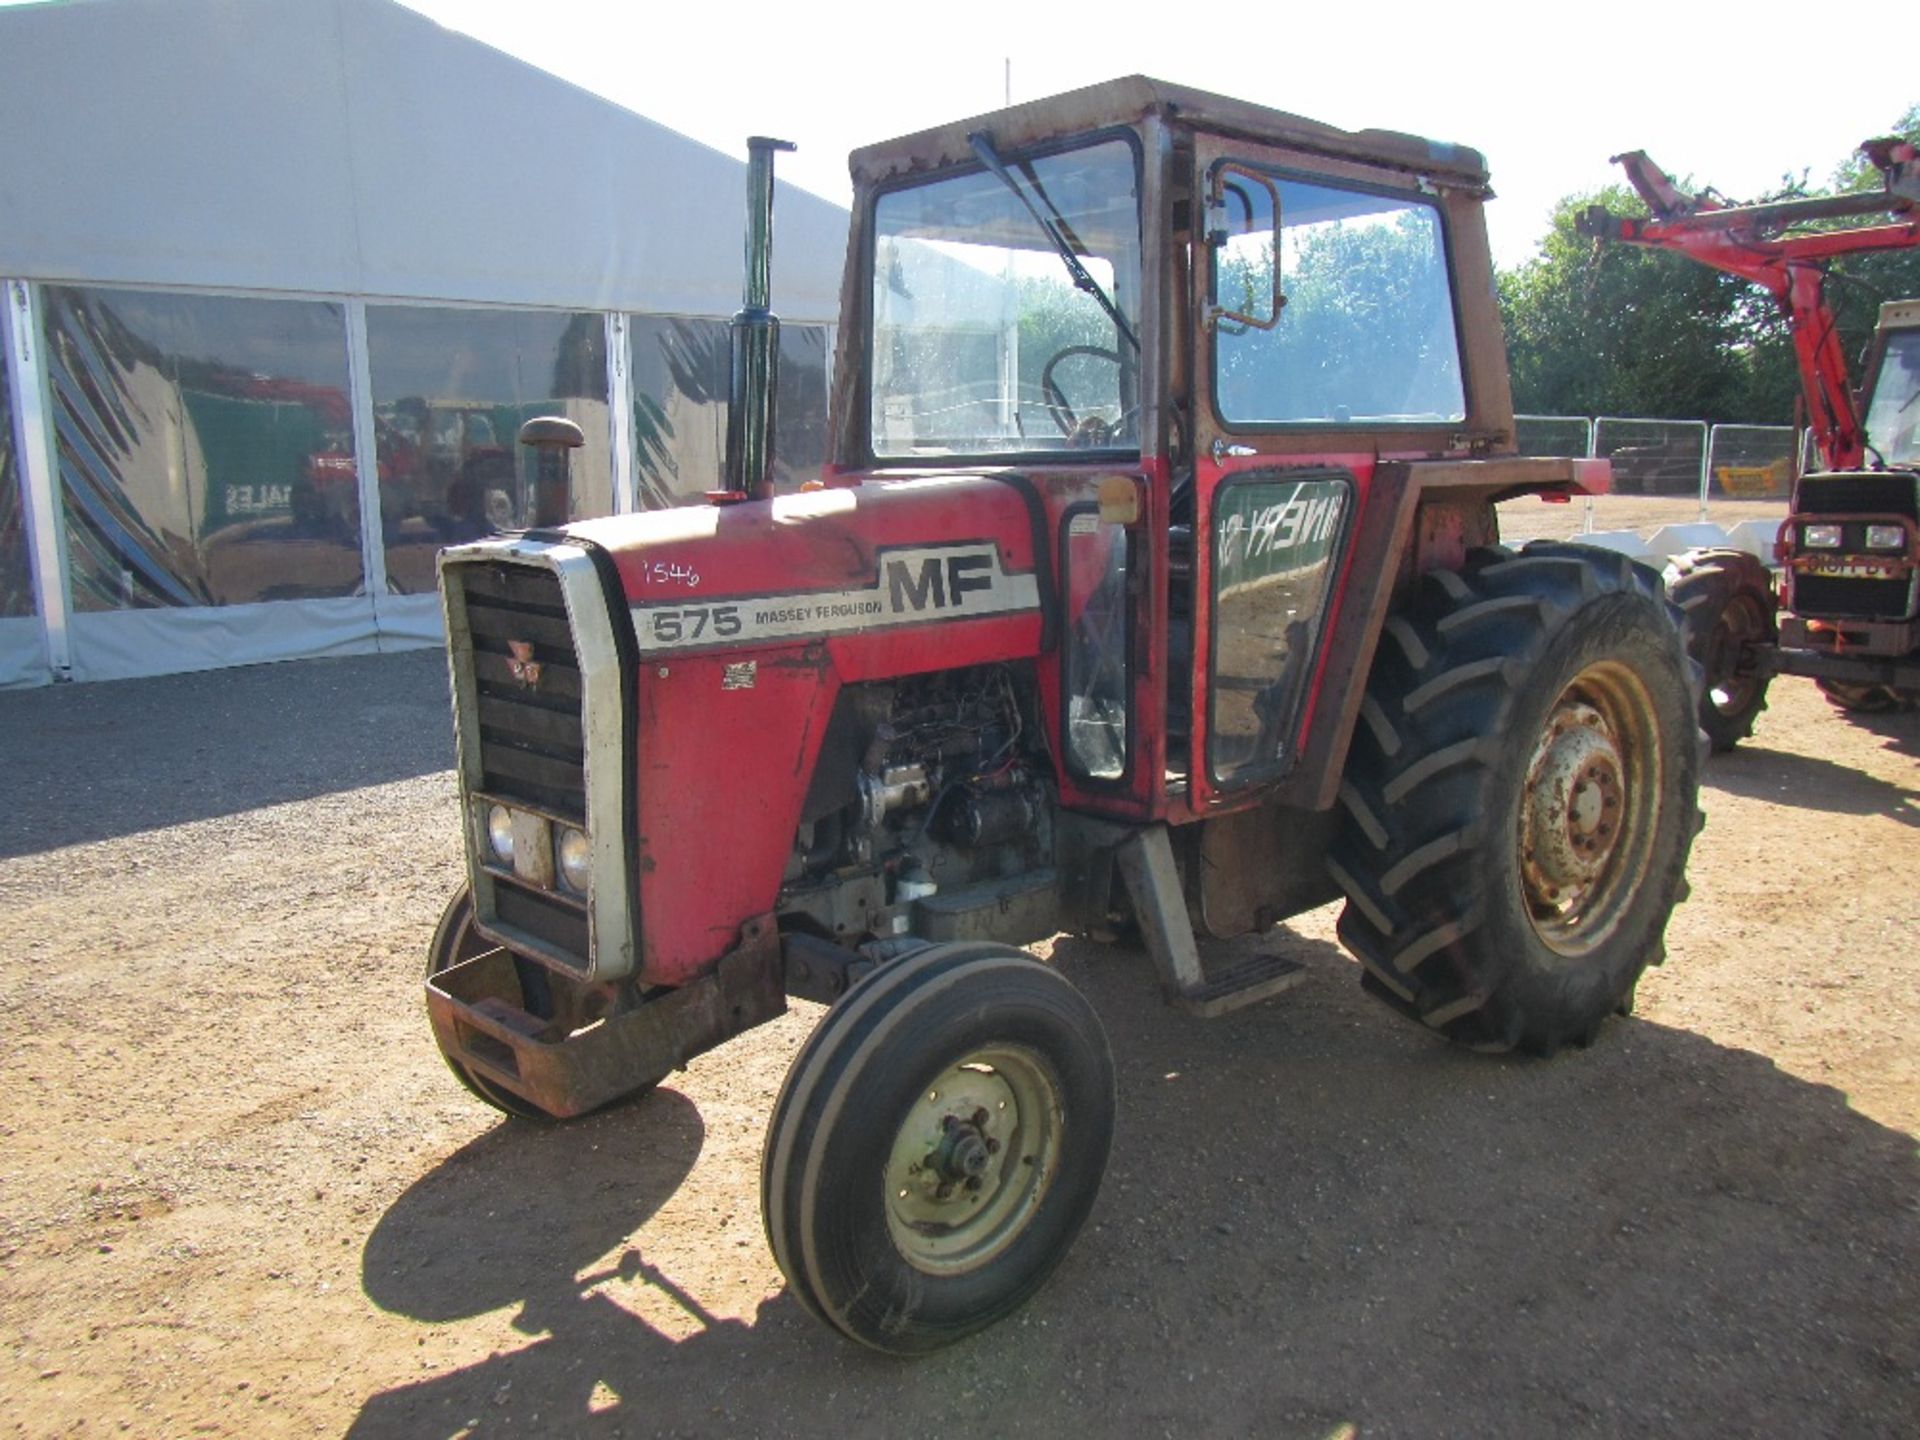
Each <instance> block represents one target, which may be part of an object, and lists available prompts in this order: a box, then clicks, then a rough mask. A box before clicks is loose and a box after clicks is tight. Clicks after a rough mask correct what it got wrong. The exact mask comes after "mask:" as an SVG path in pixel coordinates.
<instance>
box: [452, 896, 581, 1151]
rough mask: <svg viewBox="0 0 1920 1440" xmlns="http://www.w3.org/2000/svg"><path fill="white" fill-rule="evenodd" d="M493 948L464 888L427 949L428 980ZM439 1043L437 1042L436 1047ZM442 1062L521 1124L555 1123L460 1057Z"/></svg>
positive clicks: (474, 1092)
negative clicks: (475, 918)
mask: <svg viewBox="0 0 1920 1440" xmlns="http://www.w3.org/2000/svg"><path fill="white" fill-rule="evenodd" d="M493 948H494V947H493V942H492V941H490V940H488V939H487V938H486V937H485V936H484V935H482V934H481V933H480V932H479V931H478V930H476V929H475V928H474V924H473V891H472V890H471V889H469V888H468V887H467V886H465V885H462V886H461V887H460V889H459V891H458V892H457V893H456V894H455V895H454V897H453V899H451V900H449V901H448V902H447V908H446V910H445V912H444V913H443V914H442V915H441V916H440V924H439V926H438V927H437V928H436V929H435V930H434V932H433V943H432V944H431V945H429V946H428V947H427V978H428V979H429V980H431V979H432V978H433V977H434V976H436V975H438V974H439V973H440V972H441V971H442V970H445V969H448V968H449V967H451V966H454V965H457V964H459V963H460V962H461V961H462V960H471V959H473V958H474V956H476V955H484V954H485V953H486V952H487V951H489V950H491V949H493ZM517 963H525V962H517ZM438 1043H439V1042H438V1039H437V1038H436V1040H435V1044H436V1046H437V1045H438ZM440 1058H441V1059H442V1060H445V1061H446V1062H447V1068H448V1069H449V1070H451V1071H452V1072H453V1076H454V1078H455V1079H456V1080H458V1081H459V1082H460V1083H461V1084H462V1085H464V1086H466V1087H467V1089H468V1090H470V1091H471V1092H472V1093H473V1094H474V1095H476V1096H477V1097H479V1098H480V1099H481V1100H484V1101H485V1102H486V1103H487V1104H489V1105H491V1106H492V1107H493V1108H494V1109H496V1110H499V1111H502V1112H503V1113H505V1114H508V1115H512V1116H514V1117H516V1118H518V1119H521V1120H551V1119H553V1116H551V1115H549V1114H548V1113H547V1112H546V1111H544V1110H542V1109H541V1108H540V1107H539V1106H538V1105H535V1104H534V1103H533V1102H532V1101H531V1100H523V1099H521V1098H520V1097H519V1096H518V1095H516V1094H514V1093H513V1092H512V1091H511V1090H507V1089H504V1088H502V1087H501V1086H499V1085H495V1084H494V1083H493V1082H492V1081H490V1080H488V1079H486V1078H485V1077H484V1076H482V1075H477V1074H475V1073H474V1071H473V1070H472V1069H471V1068H469V1067H468V1066H467V1065H466V1064H465V1062H463V1061H462V1060H460V1058H459V1057H458V1056H454V1055H449V1054H448V1053H447V1052H446V1051H445V1050H444V1049H443V1050H441V1051H440Z"/></svg>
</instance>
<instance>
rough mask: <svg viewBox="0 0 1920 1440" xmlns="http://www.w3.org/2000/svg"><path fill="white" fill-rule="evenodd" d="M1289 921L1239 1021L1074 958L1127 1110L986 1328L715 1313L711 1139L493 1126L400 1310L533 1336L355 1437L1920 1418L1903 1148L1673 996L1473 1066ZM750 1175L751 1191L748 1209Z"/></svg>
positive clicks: (1888, 1429) (392, 1240) (380, 1401)
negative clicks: (1019, 1293)
mask: <svg viewBox="0 0 1920 1440" xmlns="http://www.w3.org/2000/svg"><path fill="white" fill-rule="evenodd" d="M1282 943H1283V944H1285V945H1286V947H1287V949H1288V950H1289V953H1293V954H1295V955H1296V956H1298V957H1299V958H1302V959H1305V960H1306V961H1307V963H1308V966H1309V975H1308V978H1307V980H1306V982H1305V983H1304V984H1303V985H1302V986H1300V987H1299V988H1298V989H1296V990H1295V991H1292V992H1290V993H1289V994H1288V995H1287V996H1285V997H1283V998H1281V999H1279V1000H1276V1001H1270V1002H1268V1003H1266V1004H1263V1005H1259V1006H1255V1007H1252V1008H1250V1009H1249V1010H1246V1011H1243V1012H1240V1013H1238V1014H1236V1015H1233V1016H1231V1017H1228V1018H1225V1019H1222V1020H1217V1021H1212V1022H1205V1021H1193V1020H1188V1019H1184V1018H1182V1017H1180V1016H1178V1015H1176V1014H1174V1013H1173V1012H1170V1011H1168V1010H1166V1009H1165V1008H1164V1007H1162V1006H1161V1004H1160V1003H1159V1001H1158V998H1157V995H1156V993H1155V988H1154V983H1153V978H1152V973H1151V967H1150V966H1148V965H1147V963H1146V962H1145V960H1144V958H1143V957H1138V956H1134V957H1131V958H1129V957H1127V956H1125V955H1122V956H1120V957H1119V962H1118V963H1116V957H1115V953H1114V952H1113V951H1111V950H1107V949H1103V948H1102V947H1098V946H1094V945H1091V944H1086V943H1082V942H1071V941H1061V942H1059V943H1058V944H1057V945H1056V947H1055V962H1056V963H1057V964H1058V965H1060V967H1061V968H1062V970H1063V971H1065V972H1066V973H1067V974H1069V975H1070V976H1071V977H1072V978H1073V979H1074V981H1075V982H1076V983H1077V984H1079V985H1080V986H1081V987H1082V988H1083V989H1084V990H1085V992H1086V993H1087V994H1088V996H1089V998H1090V999H1091V1000H1092V1002H1093V1004H1094V1005H1095V1007H1096V1008H1097V1009H1098V1010H1099V1012H1100V1014H1101V1016H1102V1018H1103V1020H1104V1022H1105V1024H1106V1026H1107V1028H1108V1031H1109V1034H1110V1036H1111V1039H1112V1044H1113V1052H1114V1056H1115V1061H1116V1068H1117V1072H1118V1088H1119V1092H1120V1117H1121V1118H1120V1130H1119V1134H1118V1136H1117V1139H1116V1144H1115V1150H1114V1155H1113V1160H1112V1163H1111V1166H1110V1168H1109V1171H1108V1174H1107V1179H1106V1184H1105V1187H1104V1188H1103V1190H1102V1193H1101V1198H1100V1201H1099V1203H1098V1204H1097V1205H1096V1207H1095V1210H1094V1214H1093V1219H1092V1221H1091V1222H1090V1223H1089V1225H1088V1227H1087V1229H1086V1230H1085V1231H1084V1232H1083V1233H1082V1235H1081V1237H1080V1239H1079V1241H1078V1243H1077V1245H1076V1246H1075V1248H1074V1250H1073V1252H1072V1253H1071V1254H1070V1255H1069V1256H1068V1257H1067V1259H1066V1261H1065V1263H1064V1264H1063V1265H1062V1266H1061V1268H1060V1270H1059V1271H1058V1272H1057V1273H1056V1274H1055V1276H1054V1277H1053V1279H1052V1281H1051V1282H1050V1283H1049V1284H1048V1285H1047V1287H1046V1288H1045V1289H1044V1290H1043V1291H1042V1292H1041V1293H1040V1295H1039V1296H1038V1297H1037V1298H1036V1300H1035V1301H1034V1302H1033V1303H1031V1304H1030V1305H1029V1306H1027V1308H1026V1309H1025V1310H1024V1311H1022V1312H1021V1313H1019V1314H1018V1315H1016V1316H1014V1317H1012V1318H1011V1319H1009V1320H1007V1321H1005V1322H1003V1323H1002V1324H1000V1325H999V1326H997V1327H995V1328H993V1329H991V1330H989V1331H987V1332H985V1333H983V1334H981V1335H979V1336H977V1337H975V1338H973V1339H972V1340H969V1341H967V1342H964V1343H962V1344H960V1345H957V1346H955V1347H953V1348H951V1349H948V1350H946V1351H943V1352H941V1353H939V1354H936V1355H933V1356H931V1357H928V1358H925V1359H922V1360H917V1361H901V1360H895V1359H890V1358H887V1357H883V1356H878V1355H874V1354H870V1353H868V1352H866V1351H863V1350H860V1349H859V1348H857V1347H855V1346H854V1345H852V1344H851V1343H849V1342H845V1341H842V1340H840V1339H838V1338H836V1337H835V1336H834V1335H833V1334H831V1333H830V1332H829V1331H828V1330H826V1329H825V1328H824V1327H823V1326H821V1325H819V1324H817V1323H816V1322H814V1321H813V1320H812V1319H811V1318H809V1317H808V1316H806V1315H805V1314H804V1313H803V1312H802V1310H801V1307H800V1305H799V1304H798V1302H797V1301H795V1300H794V1299H793V1298H792V1297H791V1296H790V1294H788V1293H786V1292H784V1291H783V1292H781V1293H780V1294H778V1295H776V1296H774V1297H772V1298H770V1299H768V1300H766V1301H764V1302H762V1303H761V1304H760V1305H759V1306H758V1308H757V1310H756V1312H755V1313H754V1314H752V1316H751V1317H750V1318H747V1319H735V1318H729V1317H725V1316H716V1315H714V1314H711V1313H709V1310H708V1303H707V1302H708V1301H712V1303H714V1304H715V1305H717V1304H718V1303H719V1302H718V1301H717V1299H715V1298H714V1297H704V1298H703V1297H702V1296H699V1295H694V1294H689V1293H687V1292H686V1290H685V1289H683V1288H682V1287H681V1286H679V1285H677V1284H676V1283H675V1280H674V1277H672V1276H671V1275H667V1274H663V1273H662V1272H661V1271H660V1270H659V1269H658V1268H657V1267H655V1266H654V1265H652V1264H650V1263H649V1262H648V1260H647V1259H646V1252H647V1248H648V1239H647V1236H646V1234H645V1233H644V1221H645V1220H646V1218H647V1216H648V1215H650V1214H652V1213H653V1212H654V1211H655V1210H656V1209H657V1208H658V1207H659V1206H660V1205H661V1204H662V1203H664V1201H665V1200H666V1198H667V1196H668V1195H669V1194H670V1193H671V1191H672V1189H673V1187H674V1186H675V1185H676V1184H678V1183H679V1177H681V1176H683V1175H685V1174H686V1172H687V1171H688V1169H689V1168H690V1167H691V1165H692V1162H693V1159H694V1158H695V1156H696V1155H697V1153H698V1151H699V1149H700V1147H701V1136H702V1131H701V1126H700V1121H699V1118H698V1116H697V1114H696V1113H695V1112H694V1109H693V1107H692V1105H691V1103H690V1102H688V1101H686V1100H684V1099H683V1098H681V1097H680V1096H678V1095H676V1094H674V1093H672V1092H667V1091H662V1092H657V1093H656V1094H654V1095H653V1096H650V1097H648V1098H646V1099H644V1100H642V1101H640V1102H639V1103H637V1104H635V1105H632V1106H628V1107H625V1108H624V1109H622V1110H619V1111H616V1112H614V1113H613V1114H611V1115H608V1116H602V1117H597V1118H595V1119H592V1120H589V1121H587V1122H584V1124H583V1125H581V1126H575V1127H567V1128H565V1129H560V1130H546V1131H542V1130H538V1129H533V1128H530V1127H524V1126H518V1125H503V1126H501V1127H499V1128H498V1129H496V1130H495V1131H493V1132H491V1133H489V1134H488V1135H487V1136H485V1137H483V1138H482V1139H481V1140H479V1141H476V1142H475V1143H474V1144H472V1145H470V1146H468V1147H467V1148H466V1149H465V1150H463V1151H461V1152H460V1153H459V1154H458V1155H456V1156H454V1157H452V1158H451V1159H449V1160H447V1161H445V1162H444V1163H442V1164H441V1165H440V1166H439V1167H438V1168H437V1169H435V1170H434V1171H433V1172H432V1173H431V1174H429V1175H427V1176H426V1177H424V1178H423V1179H422V1180H420V1181H419V1182H418V1183H417V1184H416V1185H415V1186H414V1187H413V1188H412V1189H411V1190H410V1191H408V1192H407V1194H406V1195H405V1196H403V1197H402V1198H401V1200H400V1201H399V1202H397V1203H396V1204H395V1205H394V1206H393V1208H392V1209H391V1210H389V1211H388V1212H387V1214H386V1216H385V1217H384V1218H383V1219H382V1220H381V1221H380V1223H379V1226H378V1227H377V1228H376V1230H375V1231H374V1233H373V1236H372V1238H371V1239H370V1240H369V1242H368V1244H367V1247H366V1253H365V1262H364V1275H365V1279H366V1286H367V1292H368V1294H369V1296H370V1297H372V1299H373V1300H374V1301H375V1303H377V1304H379V1305H381V1306H383V1307H384V1308H387V1309H389V1310H393V1311H397V1312H398V1313H401V1314H405V1315H411V1316H414V1317H416V1318H419V1319H422V1320H426V1321H433V1322H436V1323H439V1322H444V1321H448V1320H452V1319H455V1318H458V1317H461V1316H470V1315H476V1314H480V1313H483V1312H485V1311H487V1310H488V1309H504V1308H507V1307H511V1306H518V1307H519V1311H518V1314H517V1316H516V1318H515V1321H514V1324H515V1325H516V1327H517V1328H519V1329H521V1330H523V1331H525V1332H526V1333H527V1334H528V1335H529V1337H530V1340H529V1343H528V1344H527V1345H526V1346H525V1347H524V1348H521V1349H518V1350H514V1351H511V1352H509V1353H503V1354H498V1355H495V1356H492V1357H490V1358H489V1359H487V1360H485V1361H482V1362H480V1363H477V1364H474V1365H470V1366H467V1367H465V1368H462V1369H459V1370H454V1371H451V1372H448V1373H445V1374H441V1375H438V1376H435V1377H433V1378H431V1379H427V1380H423V1381H421V1382H419V1383H417V1384H411V1385H405V1386H399V1387H395V1388H393V1389H389V1390H386V1391H383V1392H380V1393H376V1394H373V1395H371V1396H369V1397H368V1398H367V1400H366V1401H365V1402H364V1407H363V1409H362V1411H361V1413H360V1415H359V1418H358V1421H357V1423H356V1424H355V1426H354V1427H353V1432H352V1433H354V1434H356V1435H363V1436H402V1435H417V1434H422V1433H434V1434H444V1433H452V1432H455V1431H459V1430H461V1427H462V1426H464V1425H466V1424H467V1423H468V1422H478V1423H477V1426H476V1427H475V1430H474V1433H478V1434H525V1435H553V1434H565V1435H586V1436H615V1435H635V1434H649V1435H651V1434H666V1433H671V1434H697V1433H716V1434H717V1433H727V1434H769V1435H771V1434H779V1435H812V1434H819V1435H833V1436H843V1435H846V1434H863V1433H876V1434H877V1433H886V1434H924V1433H933V1432H935V1431H939V1430H942V1429H944V1428H946V1427H949V1426H951V1425H954V1424H956V1423H961V1422H964V1423H966V1424H967V1426H968V1428H972V1429H979V1430H981V1431H983V1432H984V1433H990V1434H995V1435H1046V1436H1053V1435H1058V1434H1061V1433H1066V1432H1068V1431H1069V1430H1070V1429H1074V1428H1078V1429H1082V1430H1087V1429H1088V1428H1089V1427H1094V1428H1095V1429H1097V1431H1098V1433H1102V1434H1122V1435H1128V1434H1135V1433H1139V1434H1148V1433H1151V1434H1159V1433H1162V1432H1167V1433H1188V1434H1194V1433H1206V1434H1249V1435H1253V1434H1257V1435H1262V1436H1281V1437H1304V1440H1324V1437H1326V1436H1328V1435H1329V1434H1332V1433H1335V1431H1336V1430H1337V1428H1338V1427H1340V1426H1341V1425H1343V1424H1344V1423H1347V1422H1352V1423H1354V1424H1357V1425H1358V1427H1359V1432H1360V1433H1361V1434H1373V1433H1381V1432H1390V1433H1396V1434H1475V1435H1515V1436H1521V1435H1525V1436H1532V1435H1538V1434H1542V1433H1563V1432H1566V1433H1572V1432H1585V1433H1591V1432H1594V1431H1604V1432H1612V1433H1665V1434H1685V1433H1701V1434H1708V1433H1714V1434H1757V1433H1777V1434H1790V1433H1831V1434H1839V1433H1846V1434H1869V1433H1873V1434H1878V1433H1886V1434H1897V1433H1902V1430H1903V1426H1904V1425H1905V1423H1906V1422H1907V1421H1908V1420H1910V1419H1911V1416H1912V1415H1913V1414H1914V1413H1915V1412H1916V1408H1920V1319H1917V1318H1916V1317H1920V1216H1917V1215H1916V1209H1915V1200H1914V1197H1915V1195H1916V1194H1920V1163H1916V1158H1915V1149H1914V1142H1913V1139H1912V1137H1910V1136H1907V1135H1904V1134H1901V1133H1899V1132H1897V1131H1895V1130H1891V1129H1888V1128H1886V1127H1884V1126H1882V1125H1879V1124H1876V1123H1874V1122H1873V1121H1871V1120H1868V1119H1866V1118H1864V1117H1862V1116H1861V1115H1859V1114H1857V1113H1855V1112H1854V1111H1852V1110H1851V1109H1849V1107H1848V1105H1847V1103H1846V1100H1845V1097H1843V1096H1842V1095H1841V1094H1840V1093H1838V1092H1837V1091H1835V1090H1832V1089H1830V1088H1827V1087H1825V1086H1821V1085H1817V1084H1810V1083H1808V1082H1806V1081H1804V1080H1801V1079H1798V1078H1796V1077H1794V1076H1792V1075H1789V1074H1786V1073H1784V1072H1782V1071H1781V1070H1779V1069H1777V1068H1776V1067H1775V1066H1774V1065H1773V1064H1772V1063H1771V1062H1770V1061H1768V1060H1767V1059H1765V1058H1764V1057H1762V1056H1759V1055H1756V1054H1752V1053H1749V1052H1746V1051H1741V1050H1736V1049H1730V1048H1727V1047H1724V1046H1721V1045H1718V1044H1715V1043H1714V1042H1712V1041H1710V1040H1708V1039H1705V1038H1703V1037H1701V1036H1699V1035H1695V1034H1691V1033H1688V1032H1685V1031H1681V1030H1676V1029H1672V1028H1669V1027H1666V1026H1662V1025H1658V1024H1653V1023H1648V1022H1646V1021H1625V1022H1615V1023H1613V1024H1611V1025H1609V1026H1608V1028H1607V1031H1606V1033H1605V1034H1604V1035H1603V1037H1602V1040H1601V1042H1600V1043H1599V1044H1598V1045H1596V1046H1595V1047H1594V1048H1593V1049H1592V1050H1590V1051H1586V1052H1572V1051H1570V1052H1567V1053H1564V1054H1563V1055H1561V1056H1560V1057H1559V1058H1557V1059H1555V1060H1553V1061H1521V1060H1489V1059H1487V1058H1484V1057H1476V1056H1472V1055H1467V1054H1463V1053H1460V1052H1457V1051H1454V1050H1451V1049H1449V1048H1447V1047H1445V1046H1444V1045H1442V1044H1441V1043H1439V1042H1438V1041H1436V1040H1434V1039H1432V1038H1431V1037H1429V1036H1427V1035H1425V1034H1423V1033H1422V1032H1420V1031H1419V1030H1417V1029H1416V1028H1414V1027H1411V1026H1408V1025H1406V1024H1404V1023H1403V1022H1399V1021H1397V1020H1395V1019H1393V1018H1391V1017H1389V1016H1387V1015H1386V1014H1385V1012H1384V1011H1382V1010H1381V1009H1380V1008H1379V1007H1377V1006H1376V1005H1374V1004H1373V1003H1372V1002H1370V1001H1367V1000H1365V999H1364V998H1363V997H1361V996H1360V995H1359V994H1358V992H1357V986H1356V985H1355V983H1354V967H1353V966H1352V964H1351V963H1350V962H1348V961H1346V960H1344V959H1342V958H1340V957H1339V954H1338V952H1337V951H1336V950H1335V949H1334V948H1333V947H1332V946H1330V945H1327V944H1325V943H1324V942H1319V941H1313V940H1293V941H1283V942H1282ZM1135 962H1137V963H1135ZM740 1043H744V1044H751V1043H754V1042H753V1041H752V1040H751V1039H748V1040H746V1041H743V1042H740ZM576 1135H578V1136H580V1137H582V1138H579V1139H576V1138H574V1137H575V1136H576ZM596 1146H597V1147H598V1148H595V1147H596ZM757 1192H758V1177H757V1175H754V1174H741V1175H739V1176H738V1177H737V1178H736V1179H735V1180H733V1181H732V1182H730V1191H729V1203H730V1204H731V1205H732V1206H733V1207H734V1208H736V1210H738V1211H741V1212H744V1213H743V1219H746V1220H747V1223H748V1224H749V1225H751V1224H752V1221H751V1218H750V1217H751V1216H752V1215H753V1214H754V1213H755V1209H756V1207H757V1201H758V1196H757ZM623 1237H624V1238H625V1246H624V1248H621V1246H622V1239H623ZM753 1239H754V1241H755V1243H758V1240H759V1237H758V1233H757V1226H755V1227H753ZM610 1253H613V1254H617V1256H618V1258H617V1259H615V1260H613V1261H611V1262H609V1261H607V1260H605V1259H604V1258H602V1257H605V1256H607V1255H609V1254H610ZM588 1266H597V1267H600V1269H599V1273H595V1274H582V1273H581V1272H582V1270H583V1269H585V1268H586V1267H588ZM640 1287H651V1288H652V1290H653V1291H654V1292H656V1294H655V1295H654V1296H653V1297H649V1305H651V1306H652V1307H653V1308H654V1311H655V1313H656V1314H657V1313H659V1305H660V1304H661V1303H662V1301H661V1298H660V1297H664V1300H665V1303H668V1304H670V1305H671V1306H672V1307H674V1308H676V1309H677V1310H678V1311H679V1312H680V1313H682V1314H684V1315H685V1316H687V1317H689V1325H683V1326H681V1327H679V1329H680V1331H681V1332H685V1338H676V1337H675V1336H672V1335H669V1334H667V1333H665V1332H664V1331H663V1330H661V1329H659V1328H656V1327H655V1326H654V1325H650V1324H649V1323H647V1322H646V1321H645V1320H644V1319H643V1318H641V1316H640V1315H639V1314H637V1313H636V1310H635V1308H634V1306H633V1305H632V1304H630V1303H628V1302H629V1300H630V1299H631V1298H632V1297H635V1296H636V1295H637V1294H638V1291H639V1289H640Z"/></svg>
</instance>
